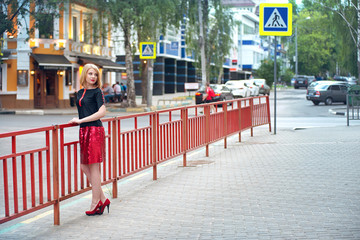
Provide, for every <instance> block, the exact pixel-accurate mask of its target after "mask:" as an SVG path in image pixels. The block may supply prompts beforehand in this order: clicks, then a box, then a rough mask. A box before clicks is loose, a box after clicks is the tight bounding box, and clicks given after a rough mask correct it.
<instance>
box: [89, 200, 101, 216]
mask: <svg viewBox="0 0 360 240" xmlns="http://www.w3.org/2000/svg"><path fill="white" fill-rule="evenodd" d="M102 205H103V203H102V202H101V200H100V201H99V202H98V204H97V205H96V207H95V208H94V210H92V211H86V212H85V213H86V215H88V216H94V215H96V214H100V210H101V207H102Z"/></svg>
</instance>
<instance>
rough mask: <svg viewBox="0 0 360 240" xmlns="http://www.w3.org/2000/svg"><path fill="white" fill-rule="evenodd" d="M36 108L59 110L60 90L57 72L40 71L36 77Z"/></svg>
mask: <svg viewBox="0 0 360 240" xmlns="http://www.w3.org/2000/svg"><path fill="white" fill-rule="evenodd" d="M35 76H36V78H35V84H34V87H35V89H34V90H35V91H34V107H35V108H57V107H58V89H57V82H58V78H57V71H56V70H44V71H41V70H40V71H38V73H37V74H36V75H35Z"/></svg>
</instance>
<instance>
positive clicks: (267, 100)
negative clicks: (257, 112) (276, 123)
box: [266, 95, 271, 132]
mask: <svg viewBox="0 0 360 240" xmlns="http://www.w3.org/2000/svg"><path fill="white" fill-rule="evenodd" d="M266 106H267V117H268V123H269V132H271V119H270V98H269V95H267V96H266Z"/></svg>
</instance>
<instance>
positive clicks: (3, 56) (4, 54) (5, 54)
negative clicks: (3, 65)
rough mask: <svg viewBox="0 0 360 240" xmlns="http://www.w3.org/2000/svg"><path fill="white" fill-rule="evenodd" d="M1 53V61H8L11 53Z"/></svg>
mask: <svg viewBox="0 0 360 240" xmlns="http://www.w3.org/2000/svg"><path fill="white" fill-rule="evenodd" d="M1 53H2V55H1V56H0V59H2V60H8V59H9V56H10V54H11V52H10V51H6V50H5V51H3V52H1Z"/></svg>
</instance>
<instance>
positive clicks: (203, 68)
mask: <svg viewBox="0 0 360 240" xmlns="http://www.w3.org/2000/svg"><path fill="white" fill-rule="evenodd" d="M198 4H199V7H198V9H199V23H200V36H199V42H200V51H201V82H202V85H203V86H205V85H206V62H205V61H206V58H205V41H204V28H203V16H202V7H201V0H198Z"/></svg>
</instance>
